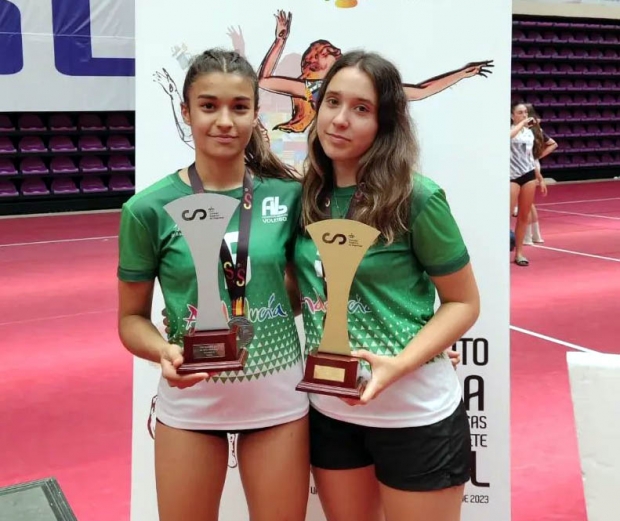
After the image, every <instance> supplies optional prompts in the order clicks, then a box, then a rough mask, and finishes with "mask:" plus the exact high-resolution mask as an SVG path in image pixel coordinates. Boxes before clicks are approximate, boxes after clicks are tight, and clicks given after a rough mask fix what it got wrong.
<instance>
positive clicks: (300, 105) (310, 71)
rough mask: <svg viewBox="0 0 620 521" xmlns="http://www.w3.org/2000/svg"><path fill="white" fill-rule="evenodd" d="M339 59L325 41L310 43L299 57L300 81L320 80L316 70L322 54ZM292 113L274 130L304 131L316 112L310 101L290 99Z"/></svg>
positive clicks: (337, 51)
mask: <svg viewBox="0 0 620 521" xmlns="http://www.w3.org/2000/svg"><path fill="white" fill-rule="evenodd" d="M323 52H327V54H329V55H331V56H334V57H336V58H339V57H340V56H341V55H342V53H341V51H340V49H338V47H334V46H333V45H332V44H331V43H330V42H328V41H327V40H317V41H316V42H312V43H311V44H310V46H309V47H308V48H307V49H306V52H304V54H303V56H302V57H301V75H300V76H299V79H301V80H304V81H305V80H320V79H321V77H322V74H323V73H322V71H320V70H319V69H318V61H319V56H320V55H321V54H322V53H323ZM292 104H293V112H292V116H291V119H290V120H289V121H287V122H286V123H280V124H279V125H276V126H275V127H274V130H280V131H281V132H295V133H301V132H303V131H305V130H306V129H307V128H308V126H309V125H310V123H312V121H313V120H314V116H315V115H316V112H315V110H314V107H313V104H312V100H309V99H307V98H306V99H301V98H292Z"/></svg>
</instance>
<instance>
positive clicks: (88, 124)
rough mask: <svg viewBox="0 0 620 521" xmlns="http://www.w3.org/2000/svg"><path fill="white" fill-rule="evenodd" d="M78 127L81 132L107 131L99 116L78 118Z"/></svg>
mask: <svg viewBox="0 0 620 521" xmlns="http://www.w3.org/2000/svg"><path fill="white" fill-rule="evenodd" d="M78 127H79V129H80V130H89V131H101V130H105V129H106V128H105V125H104V124H103V122H102V121H101V118H100V117H99V116H98V115H97V114H80V115H79V116H78Z"/></svg>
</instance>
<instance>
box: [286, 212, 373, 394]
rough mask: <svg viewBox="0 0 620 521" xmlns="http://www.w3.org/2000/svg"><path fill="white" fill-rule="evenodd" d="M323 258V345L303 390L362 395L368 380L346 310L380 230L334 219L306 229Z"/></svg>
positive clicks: (311, 363) (312, 355)
mask: <svg viewBox="0 0 620 521" xmlns="http://www.w3.org/2000/svg"><path fill="white" fill-rule="evenodd" d="M307 230H308V233H309V234H310V237H312V240H313V241H314V243H315V244H316V246H317V249H318V250H319V255H320V257H321V261H322V262H323V276H324V277H325V281H326V288H327V290H326V291H327V312H326V315H325V323H324V324H323V336H322V338H321V342H320V343H319V347H318V349H317V350H316V351H315V352H313V353H310V354H309V355H308V359H307V360H306V369H305V373H304V378H303V380H302V381H301V382H300V383H299V384H298V385H297V387H296V389H297V390H298V391H305V392H311V393H318V394H328V395H332V396H341V397H346V398H360V397H361V395H362V392H363V389H364V381H363V379H362V378H361V377H360V376H359V360H358V359H357V358H353V357H352V356H351V347H350V345H349V332H348V324H347V314H348V306H349V291H350V290H351V284H352V283H353V278H354V277H355V272H356V271H357V268H358V266H359V264H360V262H362V258H363V257H364V255H365V254H366V252H367V251H368V248H370V246H371V245H372V244H373V242H374V241H375V239H376V238H377V236H378V235H379V233H380V232H379V231H378V230H376V229H375V228H372V227H371V226H368V225H366V224H363V223H360V222H358V221H353V220H349V219H329V220H325V221H319V222H316V223H313V224H311V225H309V226H308V227H307Z"/></svg>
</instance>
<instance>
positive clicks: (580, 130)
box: [573, 123, 590, 137]
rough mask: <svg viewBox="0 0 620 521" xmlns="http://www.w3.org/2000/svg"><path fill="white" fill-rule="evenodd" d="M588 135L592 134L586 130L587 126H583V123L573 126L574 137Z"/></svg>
mask: <svg viewBox="0 0 620 521" xmlns="http://www.w3.org/2000/svg"><path fill="white" fill-rule="evenodd" d="M588 134H590V132H588V129H587V128H586V126H585V125H582V124H581V123H576V124H575V125H573V135H574V136H583V137H585V136H587V135H588Z"/></svg>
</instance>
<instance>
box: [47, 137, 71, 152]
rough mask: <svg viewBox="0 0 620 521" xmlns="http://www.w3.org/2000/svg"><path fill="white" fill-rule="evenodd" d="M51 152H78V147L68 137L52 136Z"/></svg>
mask: <svg viewBox="0 0 620 521" xmlns="http://www.w3.org/2000/svg"><path fill="white" fill-rule="evenodd" d="M49 146H50V150H51V151H52V152H76V151H77V147H76V146H75V145H74V144H73V141H71V138H70V137H68V136H52V138H51V139H50V144H49Z"/></svg>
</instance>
